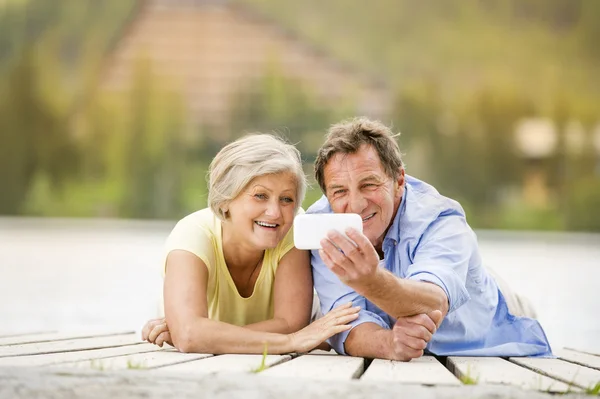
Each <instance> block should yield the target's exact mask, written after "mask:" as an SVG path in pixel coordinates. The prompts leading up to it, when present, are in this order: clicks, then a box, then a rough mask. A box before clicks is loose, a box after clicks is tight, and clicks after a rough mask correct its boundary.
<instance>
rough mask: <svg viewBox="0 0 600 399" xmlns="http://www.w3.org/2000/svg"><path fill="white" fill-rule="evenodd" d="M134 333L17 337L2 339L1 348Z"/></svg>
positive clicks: (87, 333) (47, 334) (62, 333)
mask: <svg viewBox="0 0 600 399" xmlns="http://www.w3.org/2000/svg"><path fill="white" fill-rule="evenodd" d="M133 333H134V331H117V332H115V331H104V332H89V331H88V332H80V333H64V332H56V331H55V332H50V333H33V334H25V335H15V336H12V337H5V338H0V346H6V345H21V344H32V343H36V342H51V341H66V340H70V339H79V338H94V337H110V336H114V335H123V334H133Z"/></svg>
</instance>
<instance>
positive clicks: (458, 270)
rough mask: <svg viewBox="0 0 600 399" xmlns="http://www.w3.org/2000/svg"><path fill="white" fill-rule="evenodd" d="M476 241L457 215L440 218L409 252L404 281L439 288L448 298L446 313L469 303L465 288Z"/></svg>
mask: <svg viewBox="0 0 600 399" xmlns="http://www.w3.org/2000/svg"><path fill="white" fill-rule="evenodd" d="M476 251H477V239H476V238H475V234H474V233H473V231H472V230H471V229H470V228H469V226H468V225H467V223H466V220H465V218H464V217H462V216H461V215H456V214H452V215H448V216H441V217H439V218H438V219H436V220H435V221H434V222H433V223H431V224H430V225H429V227H428V228H427V230H425V232H424V234H423V235H422V237H421V239H420V241H419V244H418V245H417V246H416V248H415V250H414V252H413V254H414V255H413V263H412V264H411V265H410V266H409V267H408V270H407V275H406V278H408V279H411V280H418V281H427V282H430V283H433V284H436V285H438V286H440V287H441V288H442V289H443V290H444V292H445V293H446V296H447V297H448V307H449V309H448V313H451V312H453V311H455V310H456V309H458V308H460V307H461V306H462V305H463V304H464V303H465V302H467V301H468V300H469V299H470V296H469V293H468V291H467V287H466V279H467V274H468V271H469V263H470V262H471V259H472V257H473V256H474V255H475V253H476Z"/></svg>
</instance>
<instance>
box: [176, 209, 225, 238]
mask: <svg viewBox="0 0 600 399" xmlns="http://www.w3.org/2000/svg"><path fill="white" fill-rule="evenodd" d="M219 222H220V221H219V219H218V218H217V217H216V216H215V214H214V213H213V212H212V210H211V209H210V208H204V209H200V210H199V211H196V212H192V213H190V214H189V215H187V216H184V217H183V218H181V219H180V220H179V221H178V222H177V224H176V225H175V229H177V230H182V229H184V230H188V229H189V230H196V231H203V232H204V233H208V234H210V235H212V234H214V233H215V231H216V230H217V227H218V224H217V223H219ZM175 229H174V230H175Z"/></svg>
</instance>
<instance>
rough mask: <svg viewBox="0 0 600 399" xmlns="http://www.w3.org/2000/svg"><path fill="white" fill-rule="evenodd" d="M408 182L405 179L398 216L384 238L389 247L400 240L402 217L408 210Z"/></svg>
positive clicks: (385, 245)
mask: <svg viewBox="0 0 600 399" xmlns="http://www.w3.org/2000/svg"><path fill="white" fill-rule="evenodd" d="M408 187H409V186H408V184H407V183H406V180H405V181H404V193H403V194H402V199H401V200H400V206H398V212H396V216H395V217H394V220H393V221H392V225H391V226H390V228H389V230H388V232H387V233H386V235H385V238H384V239H383V246H384V247H387V246H388V245H390V244H392V245H393V244H397V243H398V241H400V228H399V227H400V219H401V217H402V215H403V214H404V212H405V211H406V196H407V195H408Z"/></svg>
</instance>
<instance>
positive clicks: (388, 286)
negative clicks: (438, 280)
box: [353, 269, 448, 319]
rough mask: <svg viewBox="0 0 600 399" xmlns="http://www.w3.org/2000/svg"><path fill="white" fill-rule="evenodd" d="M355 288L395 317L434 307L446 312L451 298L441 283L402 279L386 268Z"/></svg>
mask: <svg viewBox="0 0 600 399" xmlns="http://www.w3.org/2000/svg"><path fill="white" fill-rule="evenodd" d="M353 288H354V289H355V290H356V292H358V293H359V294H361V295H362V296H364V297H365V298H367V299H368V300H369V301H371V302H373V303H374V304H375V305H377V306H378V307H379V308H380V309H381V310H383V311H384V312H386V313H387V314H389V315H390V316H392V317H394V318H396V319H397V318H399V317H406V316H413V315H416V314H423V313H424V314H427V313H430V312H432V311H434V310H439V311H441V312H442V315H443V316H445V315H446V314H447V313H448V298H447V297H446V293H445V292H444V290H443V289H441V288H440V287H439V286H437V285H436V284H432V283H428V282H423V281H415V280H408V279H401V278H399V277H397V276H395V275H393V274H392V273H390V272H389V271H387V270H385V269H378V271H377V274H376V275H375V276H374V278H373V279H372V280H371V281H370V282H369V283H368V284H365V285H364V286H360V285H359V286H356V287H353Z"/></svg>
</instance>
